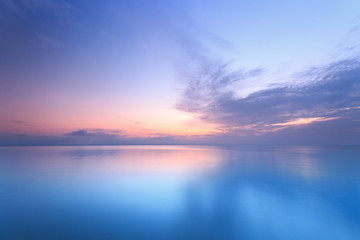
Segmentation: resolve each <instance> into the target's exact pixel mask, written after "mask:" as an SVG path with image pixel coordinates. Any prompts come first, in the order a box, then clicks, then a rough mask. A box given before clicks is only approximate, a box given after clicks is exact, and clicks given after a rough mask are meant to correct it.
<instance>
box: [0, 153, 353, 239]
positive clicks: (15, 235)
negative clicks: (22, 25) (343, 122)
mask: <svg viewBox="0 0 360 240" xmlns="http://www.w3.org/2000/svg"><path fill="white" fill-rule="evenodd" d="M0 239H2V240H13V239H24V240H29V239H36V240H41V239H46V240H47V239H49V240H50V239H55V240H56V239H86V240H88V239H89V240H91V239H105V240H106V239H286V240H288V239H302V240H304V239H316V240H319V239H326V240H330V239H342V240H344V239H346V240H352V239H354V240H359V239H360V148H354V147H348V148H345V147H342V148H341V147H333V148H325V147H322V148H316V147H295V146H292V147H285V146H283V147H281V146H272V147H270V146H267V147H264V146H263V147H259V146H258V147H250V146H247V147H245V146H243V147H236V148H235V147H213V146H211V147H210V146H86V147H84V146H80V147H78V146H76V147H2V148H0Z"/></svg>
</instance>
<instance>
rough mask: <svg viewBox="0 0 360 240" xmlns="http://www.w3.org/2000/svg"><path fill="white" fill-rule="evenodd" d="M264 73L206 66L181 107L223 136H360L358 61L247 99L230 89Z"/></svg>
mask: <svg viewBox="0 0 360 240" xmlns="http://www.w3.org/2000/svg"><path fill="white" fill-rule="evenodd" d="M260 73H261V71H260V70H252V71H242V70H240V71H229V70H227V65H226V64H225V65H218V66H211V67H209V68H207V66H206V67H205V68H202V71H198V72H196V73H195V74H194V75H193V76H192V78H191V79H190V80H188V85H187V87H186V88H185V90H184V92H183V95H182V97H181V99H180V101H179V103H178V104H177V108H178V109H180V110H182V111H186V112H191V113H195V114H198V116H199V118H201V119H202V120H205V121H207V122H211V123H216V124H218V126H219V128H220V129H222V130H223V135H238V136H254V135H262V138H263V139H267V137H264V135H269V136H270V135H271V136H276V138H277V139H278V140H283V139H288V137H289V136H291V138H294V139H293V140H295V138H296V137H295V133H296V134H298V136H299V138H303V139H302V140H303V141H306V137H305V135H306V131H304V129H305V128H306V129H311V131H312V133H313V134H309V133H307V135H306V136H307V137H309V138H315V139H316V138H318V139H323V137H324V136H327V137H333V138H337V139H339V142H340V141H341V139H342V140H343V139H346V138H347V137H350V136H353V135H354V136H360V121H359V119H360V61H359V59H358V58H353V59H347V60H343V61H339V62H334V63H332V64H329V65H327V66H325V67H319V68H313V69H310V70H308V71H304V72H302V73H299V74H295V75H294V76H295V77H298V78H299V79H298V81H292V82H293V83H292V84H287V85H285V84H283V85H276V86H271V87H270V88H268V89H265V90H262V91H257V92H254V93H252V94H250V95H248V96H247V97H244V98H239V97H237V96H236V94H235V92H234V90H232V89H231V88H229V86H231V84H232V83H234V82H236V81H241V80H243V79H247V78H251V77H252V76H256V75H257V74H260ZM294 82H295V83H294ZM299 129H301V131H302V132H301V131H299ZM275 132H277V133H275ZM293 133H294V134H293ZM293 135H294V136H293ZM301 136H302V137H301ZM257 139H259V138H257ZM351 139H353V138H352V137H351ZM312 140H313V139H312Z"/></svg>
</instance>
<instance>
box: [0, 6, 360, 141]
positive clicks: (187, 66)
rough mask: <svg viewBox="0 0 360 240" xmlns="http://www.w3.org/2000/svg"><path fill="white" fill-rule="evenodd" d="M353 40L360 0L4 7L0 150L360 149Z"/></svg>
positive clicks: (0, 9)
mask: <svg viewBox="0 0 360 240" xmlns="http://www.w3.org/2000/svg"><path fill="white" fill-rule="evenodd" d="M358 39H360V1H358V0H344V1H328V0H327V1H325V0H324V1H323V0H315V1H314V0H312V1H310V0H303V1H286V0H273V1H267V0H252V1H250V0H224V1H215V0H207V1H204V0H183V1H171V0H166V1H165V0H153V1H144V0H132V1H130V0H128V1H121V0H101V1H100V0H94V1H85V0H77V1H75V0H74V1H71V0H57V1H55V0H26V1H25V0H3V1H1V2H0V145H76V144H274V143H275V144H276V143H279V144H338V145H357V144H359V143H360V44H359V41H358Z"/></svg>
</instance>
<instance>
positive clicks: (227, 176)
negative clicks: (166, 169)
mask: <svg viewBox="0 0 360 240" xmlns="http://www.w3.org/2000/svg"><path fill="white" fill-rule="evenodd" d="M313 153H314V152H312V154H304V153H294V152H290V153H279V152H272V153H271V152H266V151H263V152H248V153H246V152H235V151H233V152H231V151H229V156H228V158H227V159H224V161H223V162H222V164H221V165H219V167H218V168H217V169H216V170H215V171H213V172H211V173H209V174H208V175H207V176H206V177H205V178H202V177H200V178H199V179H198V181H192V182H190V183H189V185H188V186H187V190H186V193H185V194H184V204H185V211H184V215H183V220H182V222H181V224H180V226H182V227H181V228H183V229H187V228H189V229H191V230H190V231H189V232H187V234H189V235H190V236H186V238H187V239H197V238H199V236H200V237H202V238H206V239H294V238H297V237H298V238H301V239H322V238H324V239H354V240H355V239H357V237H358V236H359V234H360V231H359V228H358V227H356V226H359V225H360V218H359V216H360V205H359V202H360V191H359V181H354V180H356V179H353V177H350V178H346V177H344V178H342V169H341V168H340V169H336V166H337V165H338V164H339V163H336V164H335V163H334V162H333V161H332V159H333V158H337V159H339V158H338V157H339V156H336V155H335V156H331V155H333V153H331V152H330V153H327V154H318V155H316V154H313ZM339 154H340V153H339ZM354 157H355V158H356V154H355V155H353V156H352V158H354ZM343 161H344V162H347V161H350V162H351V161H352V159H351V158H349V159H344V160H343ZM344 162H343V163H342V164H344ZM353 167H357V168H358V167H359V163H357V165H355V166H353ZM339 177H340V179H339ZM357 180H359V179H358V178H357ZM344 221H346V224H344Z"/></svg>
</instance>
